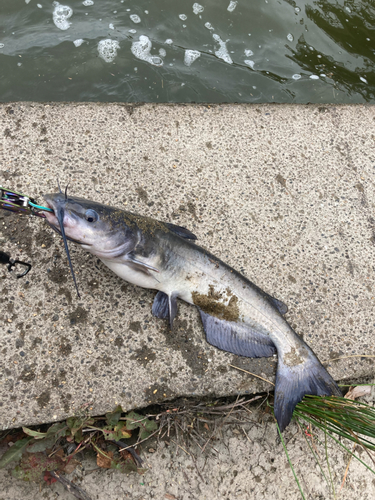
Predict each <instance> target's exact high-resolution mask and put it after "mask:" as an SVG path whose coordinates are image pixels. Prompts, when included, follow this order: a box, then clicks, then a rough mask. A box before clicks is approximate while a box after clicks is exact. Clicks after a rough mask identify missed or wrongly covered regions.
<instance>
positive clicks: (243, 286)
mask: <svg viewBox="0 0 375 500" xmlns="http://www.w3.org/2000/svg"><path fill="white" fill-rule="evenodd" d="M45 200H46V202H47V203H48V205H49V206H50V208H52V209H53V210H54V212H55V213H60V214H63V216H62V221H60V224H63V226H64V227H63V230H64V232H65V235H66V237H67V238H68V239H71V240H72V241H74V242H76V243H79V244H80V245H81V246H82V248H84V249H85V250H87V251H89V252H91V253H92V254H94V255H96V256H98V257H99V258H100V259H101V260H102V262H103V263H104V264H105V265H106V266H108V267H109V268H110V269H111V270H112V271H113V272H115V273H116V274H117V275H118V276H120V277H121V278H123V279H125V280H126V281H129V282H131V283H134V284H136V285H139V286H142V287H144V288H151V289H156V290H158V293H157V295H156V297H155V301H154V304H153V307H152V312H153V314H154V315H155V316H157V317H159V318H169V321H170V325H171V327H172V324H173V320H174V317H175V315H176V313H177V298H180V299H182V300H184V301H186V302H188V303H190V304H193V305H195V306H197V307H198V310H199V313H200V315H201V318H202V322H203V327H204V330H205V332H206V337H207V341H208V342H209V343H210V344H212V345H214V346H216V347H218V348H220V349H223V350H225V351H229V352H232V353H235V354H238V355H242V356H247V357H267V356H272V355H273V354H275V353H276V352H277V354H278V366H277V372H276V386H275V404H274V412H275V416H276V419H277V422H278V425H279V427H280V429H281V430H283V429H284V428H285V427H286V426H287V425H288V424H289V422H290V420H291V417H292V414H293V411H294V408H295V406H296V404H297V403H298V402H300V401H301V400H302V399H303V397H304V396H305V395H306V394H314V395H327V396H329V395H338V396H341V391H340V390H339V388H338V387H337V385H336V383H335V381H334V380H333V379H332V377H331V376H330V375H329V374H328V372H327V371H326V369H325V368H324V367H323V366H322V365H321V363H320V362H319V360H318V359H317V357H316V356H315V354H314V353H313V351H312V350H311V349H310V348H309V347H308V346H307V344H306V343H305V342H304V341H303V340H302V339H301V338H300V337H299V336H298V335H297V334H296V332H295V331H294V330H293V329H292V328H291V327H290V325H289V324H288V323H287V321H286V320H285V319H284V317H283V314H285V312H286V311H287V307H286V306H285V304H283V303H282V302H281V301H279V300H277V299H275V298H274V297H272V296H270V295H268V294H267V293H265V292H264V291H262V290H261V289H260V288H258V287H257V286H256V285H254V284H253V283H251V282H250V281H249V280H248V279H246V278H245V277H244V276H242V275H241V274H239V273H238V272H237V271H235V270H234V269H232V268H231V267H230V266H228V265H227V264H225V263H224V262H222V261H221V260H220V259H218V258H217V257H215V256H214V255H212V254H210V253H209V252H207V251H206V250H204V249H203V248H201V247H199V246H197V245H196V244H195V243H193V241H194V240H195V239H196V237H195V236H194V235H193V234H192V233H191V232H190V231H188V230H187V229H185V228H182V227H180V226H176V225H173V224H169V223H163V222H160V221H156V220H154V219H151V218H148V217H142V216H139V215H136V214H132V213H129V212H126V211H123V210H119V209H117V208H113V207H108V206H106V205H101V204H99V203H96V202H92V201H89V200H84V199H81V198H76V197H66V196H64V195H63V194H62V193H57V194H51V195H46V196H45ZM46 218H47V220H48V222H49V223H50V225H51V226H52V227H54V228H55V229H57V230H58V228H59V222H58V220H57V218H56V217H55V215H53V214H50V213H46Z"/></svg>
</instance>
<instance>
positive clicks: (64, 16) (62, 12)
mask: <svg viewBox="0 0 375 500" xmlns="http://www.w3.org/2000/svg"><path fill="white" fill-rule="evenodd" d="M52 5H53V6H54V7H55V8H54V11H53V13H52V19H53V22H54V23H55V26H56V28H59V29H60V30H63V31H65V30H67V29H69V28H70V26H71V24H72V23H71V22H70V21H68V19H69V18H70V17H72V15H73V9H71V8H70V7H69V6H68V5H60V4H59V2H53V4H52Z"/></svg>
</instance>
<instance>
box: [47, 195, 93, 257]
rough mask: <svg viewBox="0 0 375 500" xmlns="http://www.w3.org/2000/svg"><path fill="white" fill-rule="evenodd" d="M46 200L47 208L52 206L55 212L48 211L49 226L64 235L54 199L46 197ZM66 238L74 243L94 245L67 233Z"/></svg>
mask: <svg viewBox="0 0 375 500" xmlns="http://www.w3.org/2000/svg"><path fill="white" fill-rule="evenodd" d="M45 200H46V204H45V205H46V207H47V208H50V209H51V210H52V211H53V212H46V214H45V215H46V217H45V219H46V221H47V222H48V224H49V226H50V227H51V228H52V229H53V230H54V231H56V233H57V234H59V235H60V236H61V237H62V236H63V235H62V232H61V229H60V224H59V221H58V219H57V217H56V215H55V212H56V206H55V205H54V203H53V201H52V200H51V199H49V198H45ZM65 238H66V239H67V240H69V241H72V242H73V243H76V244H77V245H85V246H88V247H90V246H92V244H91V243H87V242H82V241H79V240H76V239H74V238H70V236H66V235H65Z"/></svg>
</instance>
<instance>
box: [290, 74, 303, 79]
mask: <svg viewBox="0 0 375 500" xmlns="http://www.w3.org/2000/svg"><path fill="white" fill-rule="evenodd" d="M292 78H293V80H299V79H300V78H301V75H299V74H298V73H295V74H294V75H293V76H292Z"/></svg>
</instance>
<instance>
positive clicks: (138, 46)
mask: <svg viewBox="0 0 375 500" xmlns="http://www.w3.org/2000/svg"><path fill="white" fill-rule="evenodd" d="M151 49H152V43H151V41H150V39H149V37H148V36H146V35H141V36H140V37H139V41H138V42H133V43H132V46H131V51H132V54H133V55H134V57H136V58H137V59H140V60H141V61H146V62H148V63H149V64H152V65H153V66H163V59H162V58H161V57H159V56H153V55H151Z"/></svg>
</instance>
